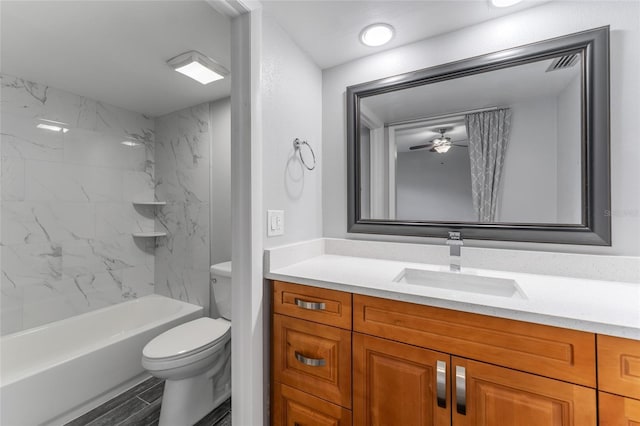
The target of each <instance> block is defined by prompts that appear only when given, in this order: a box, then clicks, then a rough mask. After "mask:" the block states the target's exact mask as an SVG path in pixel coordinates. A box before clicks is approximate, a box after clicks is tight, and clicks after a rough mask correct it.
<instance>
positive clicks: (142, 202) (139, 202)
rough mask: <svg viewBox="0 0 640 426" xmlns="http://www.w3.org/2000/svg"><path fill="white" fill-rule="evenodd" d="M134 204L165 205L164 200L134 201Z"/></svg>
mask: <svg viewBox="0 0 640 426" xmlns="http://www.w3.org/2000/svg"><path fill="white" fill-rule="evenodd" d="M133 204H134V205H138V206H166V205H167V202H166V201H134V202H133Z"/></svg>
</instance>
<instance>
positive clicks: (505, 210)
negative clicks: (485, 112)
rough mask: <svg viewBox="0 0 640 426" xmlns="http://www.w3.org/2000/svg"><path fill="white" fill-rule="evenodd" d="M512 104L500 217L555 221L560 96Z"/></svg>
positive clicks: (501, 218) (499, 200)
mask: <svg viewBox="0 0 640 426" xmlns="http://www.w3.org/2000/svg"><path fill="white" fill-rule="evenodd" d="M509 107H510V108H511V132H510V136H509V144H508V145H507V153H506V155H505V160H504V168H503V170H502V182H501V187H500V197H499V198H498V209H497V220H498V222H507V223H514V222H515V223H555V222H556V213H557V210H558V209H557V205H556V204H557V196H556V193H557V187H558V185H557V184H556V180H557V178H556V145H557V136H558V135H557V132H556V128H557V123H556V121H557V104H556V98H555V96H553V97H544V98H534V99H530V100H527V101H526V102H518V103H516V104H513V105H509ZM540 123H544V126H541V125H540ZM576 154H577V155H579V153H576ZM525 194H526V195H525ZM523 195H525V196H523Z"/></svg>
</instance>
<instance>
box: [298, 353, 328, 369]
mask: <svg viewBox="0 0 640 426" xmlns="http://www.w3.org/2000/svg"><path fill="white" fill-rule="evenodd" d="M295 355H296V359H297V360H298V361H299V362H301V363H302V364H304V365H308V366H310V367H324V365H325V364H326V361H325V360H324V358H307V357H306V356H304V355H302V354H301V353H299V352H296V353H295Z"/></svg>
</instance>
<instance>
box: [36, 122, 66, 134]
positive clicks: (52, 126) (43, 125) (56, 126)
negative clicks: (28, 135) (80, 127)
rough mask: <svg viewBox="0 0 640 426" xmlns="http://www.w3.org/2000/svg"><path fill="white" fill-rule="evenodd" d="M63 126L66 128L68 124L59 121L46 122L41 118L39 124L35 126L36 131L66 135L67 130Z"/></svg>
mask: <svg viewBox="0 0 640 426" xmlns="http://www.w3.org/2000/svg"><path fill="white" fill-rule="evenodd" d="M65 126H68V124H67V123H63V122H61V121H53V120H46V119H44V118H41V119H40V123H38V124H37V125H36V127H37V128H38V129H42V130H49V131H51V132H61V133H67V132H68V131H69V128H68V127H65Z"/></svg>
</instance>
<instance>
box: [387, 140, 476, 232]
mask: <svg viewBox="0 0 640 426" xmlns="http://www.w3.org/2000/svg"><path fill="white" fill-rule="evenodd" d="M396 188H397V189H396V196H397V198H396V200H397V204H396V208H397V210H396V212H397V215H396V219H398V220H420V219H424V218H429V219H431V220H441V221H448V220H449V221H462V222H470V221H474V220H475V217H476V215H475V213H474V211H473V202H472V198H471V168H470V166H469V151H468V149H467V148H457V147H453V148H451V149H450V150H449V152H447V153H446V154H438V153H435V152H429V150H421V151H409V152H399V153H398V157H397V167H396ZM452 212H453V214H452Z"/></svg>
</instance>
